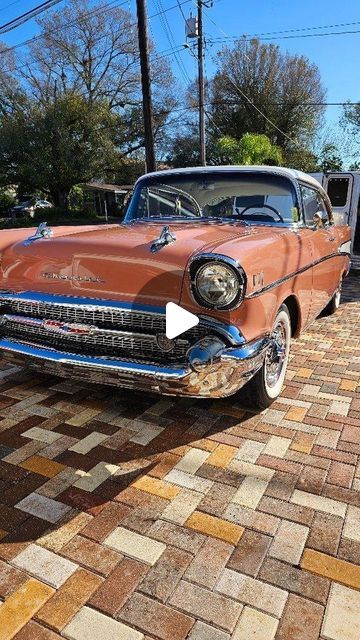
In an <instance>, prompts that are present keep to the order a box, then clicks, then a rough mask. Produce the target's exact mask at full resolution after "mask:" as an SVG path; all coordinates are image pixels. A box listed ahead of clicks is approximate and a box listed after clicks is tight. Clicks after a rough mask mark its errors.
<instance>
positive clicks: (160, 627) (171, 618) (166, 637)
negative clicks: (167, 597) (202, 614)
mask: <svg viewBox="0 0 360 640" xmlns="http://www.w3.org/2000/svg"><path fill="white" fill-rule="evenodd" d="M118 617H120V618H121V619H122V620H124V621H125V622H127V623H128V624H130V625H136V626H137V627H140V629H142V630H144V631H145V632H146V633H151V634H153V635H154V636H155V637H156V638H160V640H184V639H185V638H186V636H187V635H188V633H189V631H190V629H191V627H192V626H193V624H194V620H193V618H191V617H189V616H188V615H185V614H183V613H180V612H179V611H175V610H174V609H172V608H171V607H168V606H165V605H163V604H160V603H159V602H156V600H152V599H150V598H148V597H146V596H144V595H142V594H140V593H135V594H134V595H133V596H131V598H130V600H128V602H127V604H126V605H125V607H124V608H123V609H122V611H121V612H120V613H119V616H118Z"/></svg>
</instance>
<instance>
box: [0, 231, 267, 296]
mask: <svg viewBox="0 0 360 640" xmlns="http://www.w3.org/2000/svg"><path fill="white" fill-rule="evenodd" d="M163 226H164V225H163V224H157V223H145V222H138V223H134V224H126V225H125V224H123V225H108V226H104V227H82V228H79V227H75V228H74V227H72V228H71V227H63V228H60V227H58V228H55V229H54V236H53V237H52V238H50V239H40V240H36V241H35V242H32V243H31V244H29V245H26V244H24V241H23V239H22V240H21V241H20V242H15V243H14V244H11V245H10V246H8V247H7V248H6V249H5V250H4V252H3V256H2V274H1V276H2V278H1V288H2V289H14V290H17V291H18V290H27V291H29V290H36V291H42V292H47V293H49V292H51V293H58V294H63V295H77V296H81V295H83V296H92V297H97V298H112V299H115V300H116V299H118V300H123V301H130V302H137V303H140V304H152V305H161V306H162V305H164V304H165V303H166V302H168V301H172V302H175V303H179V302H180V298H181V290H182V283H183V277H184V273H185V271H186V266H187V263H188V261H189V259H190V258H191V257H192V256H194V255H195V254H198V253H201V252H204V251H213V252H214V251H215V252H216V251H217V250H219V247H221V245H222V244H226V243H228V242H229V241H234V240H235V239H236V238H239V239H240V238H242V237H247V238H248V240H249V239H250V238H251V237H252V236H254V235H259V234H263V233H266V230H265V229H264V228H261V227H244V226H243V225H239V224H221V223H209V224H206V223H180V224H171V225H170V228H171V231H172V232H173V233H174V234H175V236H176V241H175V242H173V243H172V244H169V245H167V246H165V247H163V248H162V249H160V251H158V252H156V253H151V251H150V248H151V245H152V243H153V242H154V240H155V239H156V238H158V237H159V235H160V233H161V230H162V228H163ZM33 232H34V230H31V229H29V230H26V235H25V234H24V235H25V238H26V237H27V236H29V235H31V234H32V233H33ZM267 232H268V231H267ZM23 237H24V236H23Z"/></svg>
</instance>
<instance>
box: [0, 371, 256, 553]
mask: <svg viewBox="0 0 360 640" xmlns="http://www.w3.org/2000/svg"><path fill="white" fill-rule="evenodd" d="M19 380H21V383H20V384H19ZM0 418H1V419H0V483H1V484H0V486H1V495H0V535H1V539H0V557H6V556H7V555H8V554H10V556H11V555H12V554H13V553H16V552H17V548H18V545H21V543H29V542H31V541H33V540H36V539H38V538H39V537H41V536H44V535H46V536H50V537H51V536H53V537H54V539H56V537H57V533H56V531H57V530H58V529H62V528H65V529H66V528H70V529H71V522H72V520H73V519H75V520H76V517H77V516H78V514H79V513H85V514H89V515H90V516H94V515H99V514H100V512H101V511H102V510H103V509H105V508H106V507H108V508H109V505H110V504H111V503H112V504H115V505H118V508H117V509H115V511H117V510H118V511H119V512H122V511H123V510H124V505H126V502H127V495H128V494H129V493H130V495H131V491H132V489H133V488H136V489H138V490H139V489H140V490H142V491H138V493H142V492H144V495H145V496H147V497H148V498H149V500H150V502H151V497H152V496H153V500H154V501H156V499H159V500H160V503H161V505H162V506H165V505H166V504H167V501H168V500H172V499H173V498H174V497H175V494H177V493H178V492H180V490H181V489H185V490H186V489H187V488H188V489H189V490H190V491H191V490H192V489H193V490H194V491H196V490H198V489H199V490H200V491H201V492H204V493H206V491H207V490H208V488H209V487H210V486H211V485H212V483H213V482H214V481H216V480H218V481H221V482H225V483H227V484H228V485H229V486H232V487H234V488H236V487H239V486H240V484H241V482H242V481H243V479H244V475H243V473H240V472H238V471H236V470H231V469H226V468H225V461H224V464H223V462H222V461H220V465H217V464H215V465H213V464H209V465H207V464H206V459H207V458H208V457H209V456H210V455H211V453H212V451H213V450H215V449H216V448H217V447H218V445H219V443H222V444H223V448H224V452H225V453H226V454H228V455H229V454H230V453H231V454H232V455H235V453H236V447H238V446H240V445H241V444H242V443H244V442H245V437H246V435H249V433H250V431H249V430H250V429H251V423H252V422H254V420H255V421H256V420H257V419H258V417H257V415H256V414H253V413H250V412H248V411H246V410H245V409H243V408H242V407H240V406H239V405H237V404H234V399H232V400H231V399H229V400H220V401H219V400H215V401H207V400H196V399H184V398H183V399H178V398H173V397H161V396H158V395H155V394H144V393H140V392H134V391H131V390H127V389H116V390H114V389H113V388H108V387H102V386H95V385H94V386H92V385H82V384H81V383H78V382H71V381H64V380H59V379H56V378H50V377H48V376H43V375H41V374H34V373H31V374H30V375H28V376H26V377H25V379H24V375H23V371H20V372H17V373H14V375H13V376H12V379H11V381H10V380H7V381H6V382H5V383H4V384H3V385H1V386H0ZM245 421H247V423H248V425H247V429H246V430H245V432H244V437H243V436H242V435H241V436H240V435H231V434H230V433H224V432H226V431H227V430H229V429H232V428H234V429H235V428H236V430H237V432H239V433H240V431H241V429H242V423H243V422H245ZM205 436H206V441H207V444H206V445H205V444H204V443H203V444H202V439H203V438H204V437H205ZM258 436H259V434H258ZM260 438H261V436H260ZM264 439H266V436H265V437H264ZM203 442H204V441H203ZM205 446H206V449H205V450H204V449H203V448H202V447H205ZM187 453H189V454H190V455H187ZM229 461H230V457H229ZM215 462H216V461H215ZM171 474H172V475H171ZM120 506H121V507H122V508H120ZM125 510H126V509H125ZM146 510H147V511H148V513H147V514H146ZM139 511H141V509H139ZM143 511H144V513H143V514H142V515H141V517H144V518H145V519H147V521H148V522H149V521H150V520H151V518H153V520H156V518H157V517H158V515H159V514H158V512H157V510H156V511H155V512H154V513H153V515H152V514H151V508H150V507H146V508H144V509H143ZM106 513H107V511H106ZM105 517H106V516H105V515H104V518H105ZM59 535H60V534H59Z"/></svg>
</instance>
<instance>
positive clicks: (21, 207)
mask: <svg viewBox="0 0 360 640" xmlns="http://www.w3.org/2000/svg"><path fill="white" fill-rule="evenodd" d="M52 206H53V205H52V204H51V202H49V201H48V200H41V199H40V198H30V199H28V200H24V201H23V202H20V204H17V205H15V206H14V207H12V209H11V211H10V213H11V215H12V217H13V218H24V217H26V216H29V217H30V218H33V217H34V214H35V211H37V210H38V209H49V208H51V207H52Z"/></svg>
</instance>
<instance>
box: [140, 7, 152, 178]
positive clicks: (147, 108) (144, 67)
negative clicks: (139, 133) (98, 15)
mask: <svg viewBox="0 0 360 640" xmlns="http://www.w3.org/2000/svg"><path fill="white" fill-rule="evenodd" d="M136 8H137V19H138V38H139V51H140V69H141V85H142V96H143V114H144V131H145V152H146V171H147V172H148V173H150V172H151V171H156V162H155V150H154V128H153V111H152V100H151V79H150V61H149V40H148V30H147V14H146V0H136Z"/></svg>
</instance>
